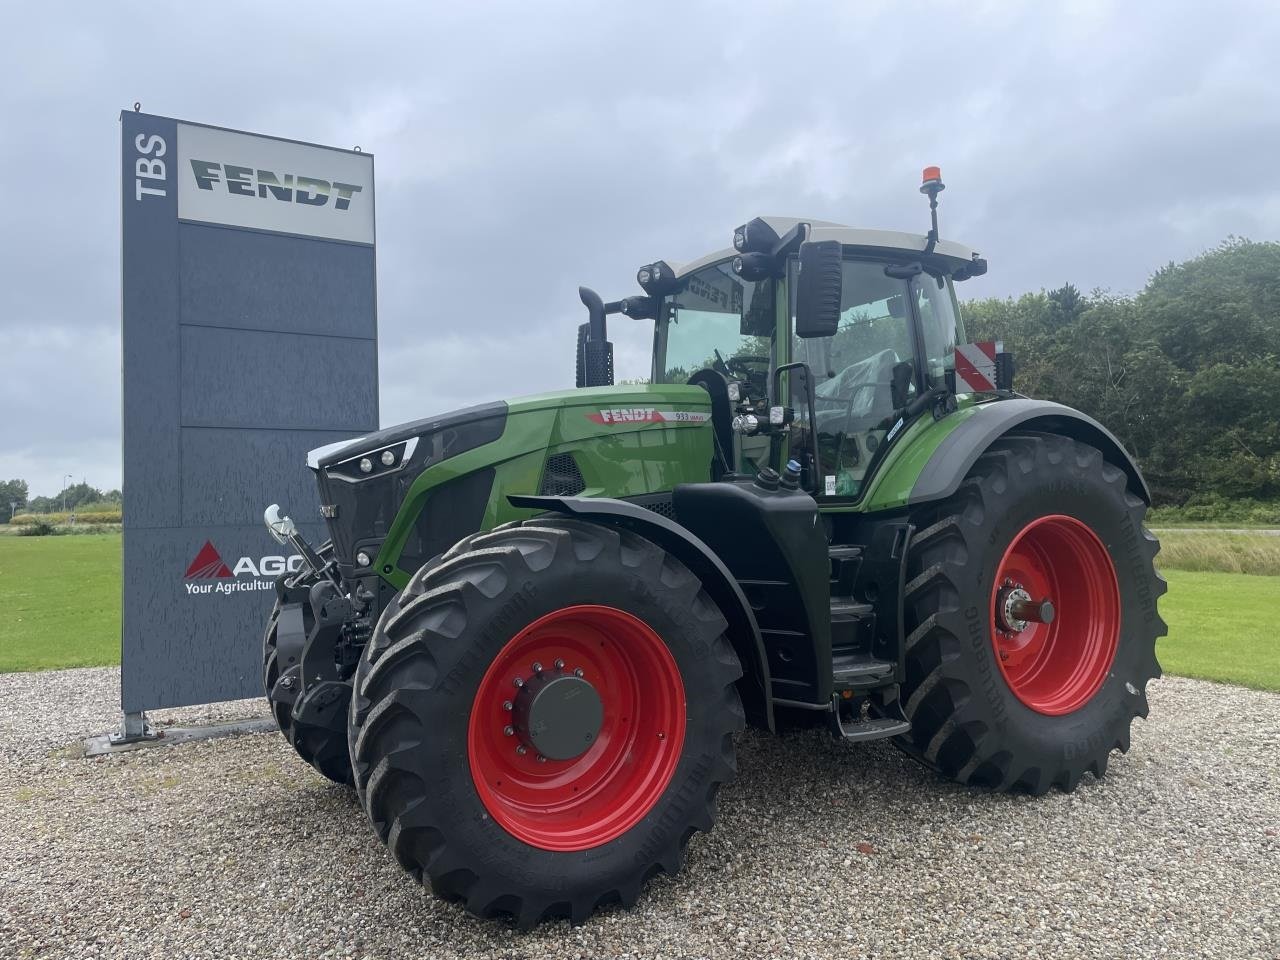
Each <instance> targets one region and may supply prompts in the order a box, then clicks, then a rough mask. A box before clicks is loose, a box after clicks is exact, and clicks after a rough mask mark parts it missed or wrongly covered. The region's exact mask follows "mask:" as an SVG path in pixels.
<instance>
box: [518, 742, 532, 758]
mask: <svg viewBox="0 0 1280 960" xmlns="http://www.w3.org/2000/svg"><path fill="white" fill-rule="evenodd" d="M528 752H529V750H528V748H527V747H525V745H524V744H523V743H522V744H519V745H518V746H517V747H516V753H518V754H520V756H522V757H523V756H524V755H525V754H526V753H528Z"/></svg>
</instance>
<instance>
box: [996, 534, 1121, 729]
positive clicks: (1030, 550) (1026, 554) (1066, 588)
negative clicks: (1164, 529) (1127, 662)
mask: <svg viewBox="0 0 1280 960" xmlns="http://www.w3.org/2000/svg"><path fill="white" fill-rule="evenodd" d="M1013 590H1022V591H1024V592H1025V593H1026V594H1027V595H1029V596H1030V597H1031V598H1033V599H1034V600H1036V601H1039V600H1042V599H1047V600H1049V601H1051V602H1052V604H1053V617H1052V620H1051V622H1049V623H1037V622H1031V621H1025V622H1024V621H1017V620H1016V619H1015V620H1014V621H1013V622H1012V623H1010V621H1009V620H1008V619H1006V616H1007V614H1006V609H1007V600H1008V597H1009V596H1010V592H1011V591H1013ZM1020 622H1023V623H1025V625H1024V626H1022V627H1021V628H1020V629H1019V628H1018V627H1017V624H1018V623H1020ZM991 639H992V642H993V644H994V645H995V651H996V658H997V662H998V663H999V664H1000V671H1001V672H1002V673H1003V674H1004V679H1005V682H1006V683H1007V684H1008V685H1009V689H1010V690H1012V691H1013V693H1014V695H1015V696H1016V697H1017V698H1018V699H1019V700H1021V701H1022V702H1023V703H1024V704H1026V705H1027V706H1028V707H1030V708H1031V709H1032V710H1035V711H1036V712H1038V713H1043V714H1047V715H1049V716H1061V715H1063V714H1067V713H1073V712H1074V711H1076V710H1079V709H1080V708H1081V707H1083V706H1084V705H1085V704H1086V703H1088V702H1089V699H1090V698H1091V697H1092V696H1093V695H1094V694H1095V693H1097V692H1098V688H1099V687H1101V686H1102V683H1103V681H1104V680H1106V678H1107V674H1108V673H1109V672H1110V670H1111V663H1112V661H1113V660H1114V659H1115V655H1116V647H1117V645H1118V644H1119V640H1120V586H1119V583H1118V582H1117V581H1116V569H1115V565H1114V564H1113V563H1112V562H1111V555H1110V554H1109V553H1107V548H1106V547H1105V546H1104V545H1103V543H1102V541H1101V540H1099V539H1098V535H1097V534H1096V533H1094V532H1093V531H1092V530H1091V529H1089V527H1088V526H1086V525H1085V524H1084V523H1082V522H1081V521H1079V520H1077V519H1076V518H1075V517H1067V516H1063V515H1061V514H1055V515H1052V516H1047V517H1040V518H1039V519H1037V520H1033V521H1032V522H1031V523H1029V524H1027V525H1026V526H1025V527H1023V528H1022V530H1021V531H1019V533H1018V535H1017V536H1016V537H1014V538H1013V542H1012V543H1010V544H1009V548H1008V549H1007V550H1005V552H1004V556H1003V557H1001V559H1000V564H999V566H998V567H997V568H996V578H995V584H994V585H993V587H992V591H991Z"/></svg>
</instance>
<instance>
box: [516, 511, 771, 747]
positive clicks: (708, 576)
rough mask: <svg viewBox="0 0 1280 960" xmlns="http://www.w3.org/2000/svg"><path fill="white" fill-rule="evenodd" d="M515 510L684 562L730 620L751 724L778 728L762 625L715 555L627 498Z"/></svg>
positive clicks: (699, 542) (730, 629)
mask: <svg viewBox="0 0 1280 960" xmlns="http://www.w3.org/2000/svg"><path fill="white" fill-rule="evenodd" d="M507 499H508V500H509V501H510V503H511V505H512V506H513V507H519V508H524V509H531V510H548V511H553V512H555V513H563V514H568V515H570V516H576V517H580V518H581V519H583V520H588V521H590V522H592V523H603V524H609V525H611V526H617V527H621V528H623V529H626V530H631V531H632V532H634V533H638V534H639V535H640V536H642V537H644V538H645V539H647V540H652V541H653V542H654V543H656V544H657V545H658V546H660V547H662V549H664V550H666V551H667V552H668V553H671V554H674V555H675V556H677V557H679V558H680V561H681V562H682V563H684V565H685V566H687V567H688V568H689V569H690V570H692V571H693V573H694V575H695V576H697V578H698V579H699V580H701V581H702V585H703V587H704V588H705V589H706V591H707V593H708V594H709V595H710V597H711V599H712V600H714V601H715V602H716V605H717V606H719V608H720V612H721V613H723V614H724V617H725V619H726V620H728V621H729V629H728V637H729V642H730V643H731V644H732V645H733V649H734V652H735V653H737V654H738V659H739V660H740V661H741V662H742V670H743V680H742V683H741V684H740V691H741V693H742V706H743V709H744V710H745V711H746V714H747V720H748V721H749V722H750V723H751V724H752V725H753V726H757V727H763V728H765V729H766V730H773V729H774V726H773V700H772V690H771V685H770V679H769V660H768V658H767V657H766V655H765V650H764V641H763V640H762V639H761V636H760V626H759V624H757V623H756V618H755V614H754V613H752V612H751V605H750V604H749V603H748V602H747V598H746V596H745V595H744V594H743V592H742V588H741V587H740V586H739V585H738V581H736V580H735V579H734V578H733V574H732V573H730V572H729V568H728V567H726V566H725V565H724V562H723V561H722V560H721V559H720V558H719V557H718V556H716V554H715V552H714V551H713V550H712V549H711V548H710V547H708V546H707V545H706V544H705V543H703V542H702V540H701V539H699V538H698V537H696V536H694V535H693V534H692V533H690V532H689V531H688V530H686V529H685V528H684V527H682V526H680V524H678V523H676V522H675V521H674V520H669V519H667V518H666V517H664V516H662V515H661V514H658V513H654V512H653V511H652V510H648V509H646V508H645V507H641V506H638V505H636V504H634V503H628V502H627V501H625V500H613V499H609V498H607V497H534V496H521V495H512V496H509V497H508V498H507Z"/></svg>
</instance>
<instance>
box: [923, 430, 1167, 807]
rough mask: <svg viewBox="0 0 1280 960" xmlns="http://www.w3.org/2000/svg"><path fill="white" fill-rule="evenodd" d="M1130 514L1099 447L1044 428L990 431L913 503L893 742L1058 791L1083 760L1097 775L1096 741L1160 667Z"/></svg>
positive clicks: (1103, 757) (1147, 561)
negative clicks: (924, 502) (900, 720)
mask: <svg viewBox="0 0 1280 960" xmlns="http://www.w3.org/2000/svg"><path fill="white" fill-rule="evenodd" d="M1145 514H1146V504H1145V503H1144V502H1143V501H1142V500H1141V499H1140V498H1139V497H1137V496H1136V495H1135V494H1134V493H1133V491H1131V490H1129V489H1128V487H1127V478H1126V476H1125V474H1124V472H1123V471H1121V470H1120V469H1118V468H1117V467H1116V466H1114V465H1113V464H1109V463H1107V462H1106V461H1105V460H1104V458H1103V456H1102V453H1101V452H1100V451H1099V450H1097V449H1096V448H1094V447H1091V446H1089V445H1087V444H1084V443H1080V442H1077V441H1074V440H1071V439H1069V438H1066V437H1061V436H1053V435H1044V434H1033V435H1016V436H1008V437H1004V438H1002V439H1001V440H999V441H997V442H996V443H995V444H993V445H992V447H991V448H990V449H989V450H987V451H986V452H985V453H984V454H983V455H982V456H981V457H980V458H979V459H978V461H977V463H976V464H975V465H974V467H973V468H972V470H971V471H970V473H969V475H968V477H967V478H966V479H965V481H964V482H963V484H962V485H961V487H960V490H959V491H958V492H957V493H956V494H955V495H954V496H953V497H951V498H950V499H949V500H947V501H944V502H942V503H940V504H937V505H930V506H929V507H926V508H922V509H920V510H918V511H916V512H915V513H914V514H913V521H914V522H915V524H916V530H917V533H916V535H915V537H914V539H913V541H912V546H911V551H910V557H909V566H908V583H907V591H906V608H905V614H906V632H907V641H906V646H907V658H906V659H907V679H906V683H905V684H904V685H903V702H904V707H905V709H906V712H907V716H908V717H909V718H910V719H911V722H912V730H911V733H910V734H908V735H907V736H905V737H904V738H901V739H900V741H899V743H900V745H901V746H903V747H904V748H905V749H906V750H907V751H908V752H909V753H911V754H912V755H914V756H915V757H917V758H918V759H920V760H922V761H924V762H925V763H927V764H928V765H930V766H931V767H933V768H934V769H936V770H938V771H940V772H941V773H943V774H944V775H946V776H948V777H950V778H952V779H954V780H956V781H958V782H960V783H967V784H973V785H978V786H984V787H990V788H993V789H1000V790H1010V789H1018V790H1025V791H1028V792H1031V793H1035V794H1040V793H1044V792H1045V791H1047V790H1048V789H1049V788H1050V787H1051V786H1054V785H1057V786H1059V787H1061V788H1062V789H1063V790H1065V791H1070V790H1073V789H1074V788H1075V786H1076V784H1077V783H1078V782H1079V781H1080V778H1081V776H1083V774H1084V773H1085V772H1086V771H1088V772H1091V773H1092V774H1093V775H1094V776H1096V777H1101V776H1102V775H1103V774H1104V773H1105V772H1106V769H1107V760H1108V756H1109V754H1110V752H1111V751H1112V750H1113V749H1119V750H1121V751H1127V750H1128V749H1129V728H1130V725H1131V723H1132V721H1133V718H1134V717H1135V716H1141V717H1145V716H1146V715H1147V700H1146V685H1147V682H1148V681H1149V680H1151V679H1153V678H1155V677H1158V676H1160V665H1159V664H1158V663H1157V662H1156V657H1155V644H1156V638H1157V637H1159V636H1162V635H1164V633H1165V632H1166V627H1165V624H1164V621H1163V620H1161V619H1160V616H1159V614H1158V612H1157V610H1156V601H1157V599H1158V598H1159V597H1160V596H1161V595H1162V594H1163V593H1164V592H1165V589H1166V587H1165V582H1164V579H1163V578H1162V577H1161V576H1160V575H1159V574H1158V573H1157V572H1156V570H1155V567H1154V564H1153V558H1154V557H1155V555H1156V552H1157V551H1158V550H1159V548H1160V547H1159V543H1158V542H1157V540H1156V538H1155V537H1153V536H1152V535H1151V533H1150V532H1149V531H1147V529H1146V528H1145V527H1144V526H1143V518H1144V516H1145ZM1023 598H1026V599H1028V600H1032V601H1034V602H1032V603H1027V604H1025V606H1024V605H1023V602H1022V601H1023ZM1045 599H1048V600H1050V606H1049V607H1046V608H1044V609H1043V611H1040V610H1039V608H1038V607H1037V604H1039V603H1040V601H1042V600H1045ZM1015 603H1016V604H1017V606H1016V607H1015V606H1014V604H1015ZM1015 609H1016V610H1034V611H1035V612H1036V613H1035V615H1036V616H1043V618H1044V619H1045V621H1046V622H1037V621H1035V620H1034V619H1033V620H1022V619H1019V618H1018V616H1017V615H1016V614H1015V613H1014V612H1013V611H1014V610H1015Z"/></svg>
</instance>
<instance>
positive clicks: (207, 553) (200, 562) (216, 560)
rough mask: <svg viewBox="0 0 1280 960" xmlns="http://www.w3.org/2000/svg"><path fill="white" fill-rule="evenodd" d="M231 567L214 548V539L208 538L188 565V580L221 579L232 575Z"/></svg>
mask: <svg viewBox="0 0 1280 960" xmlns="http://www.w3.org/2000/svg"><path fill="white" fill-rule="evenodd" d="M231 576H233V574H232V573H231V568H230V567H228V566H227V565H226V564H225V563H223V562H222V557H221V556H219V555H218V551H217V550H216V549H214V546H213V543H212V541H209V540H206V541H205V542H204V546H203V547H201V548H200V552H199V553H197V554H196V558H195V559H194V560H192V561H191V566H189V567H187V573H186V579H188V580H219V579H225V578H227V577H231Z"/></svg>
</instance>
